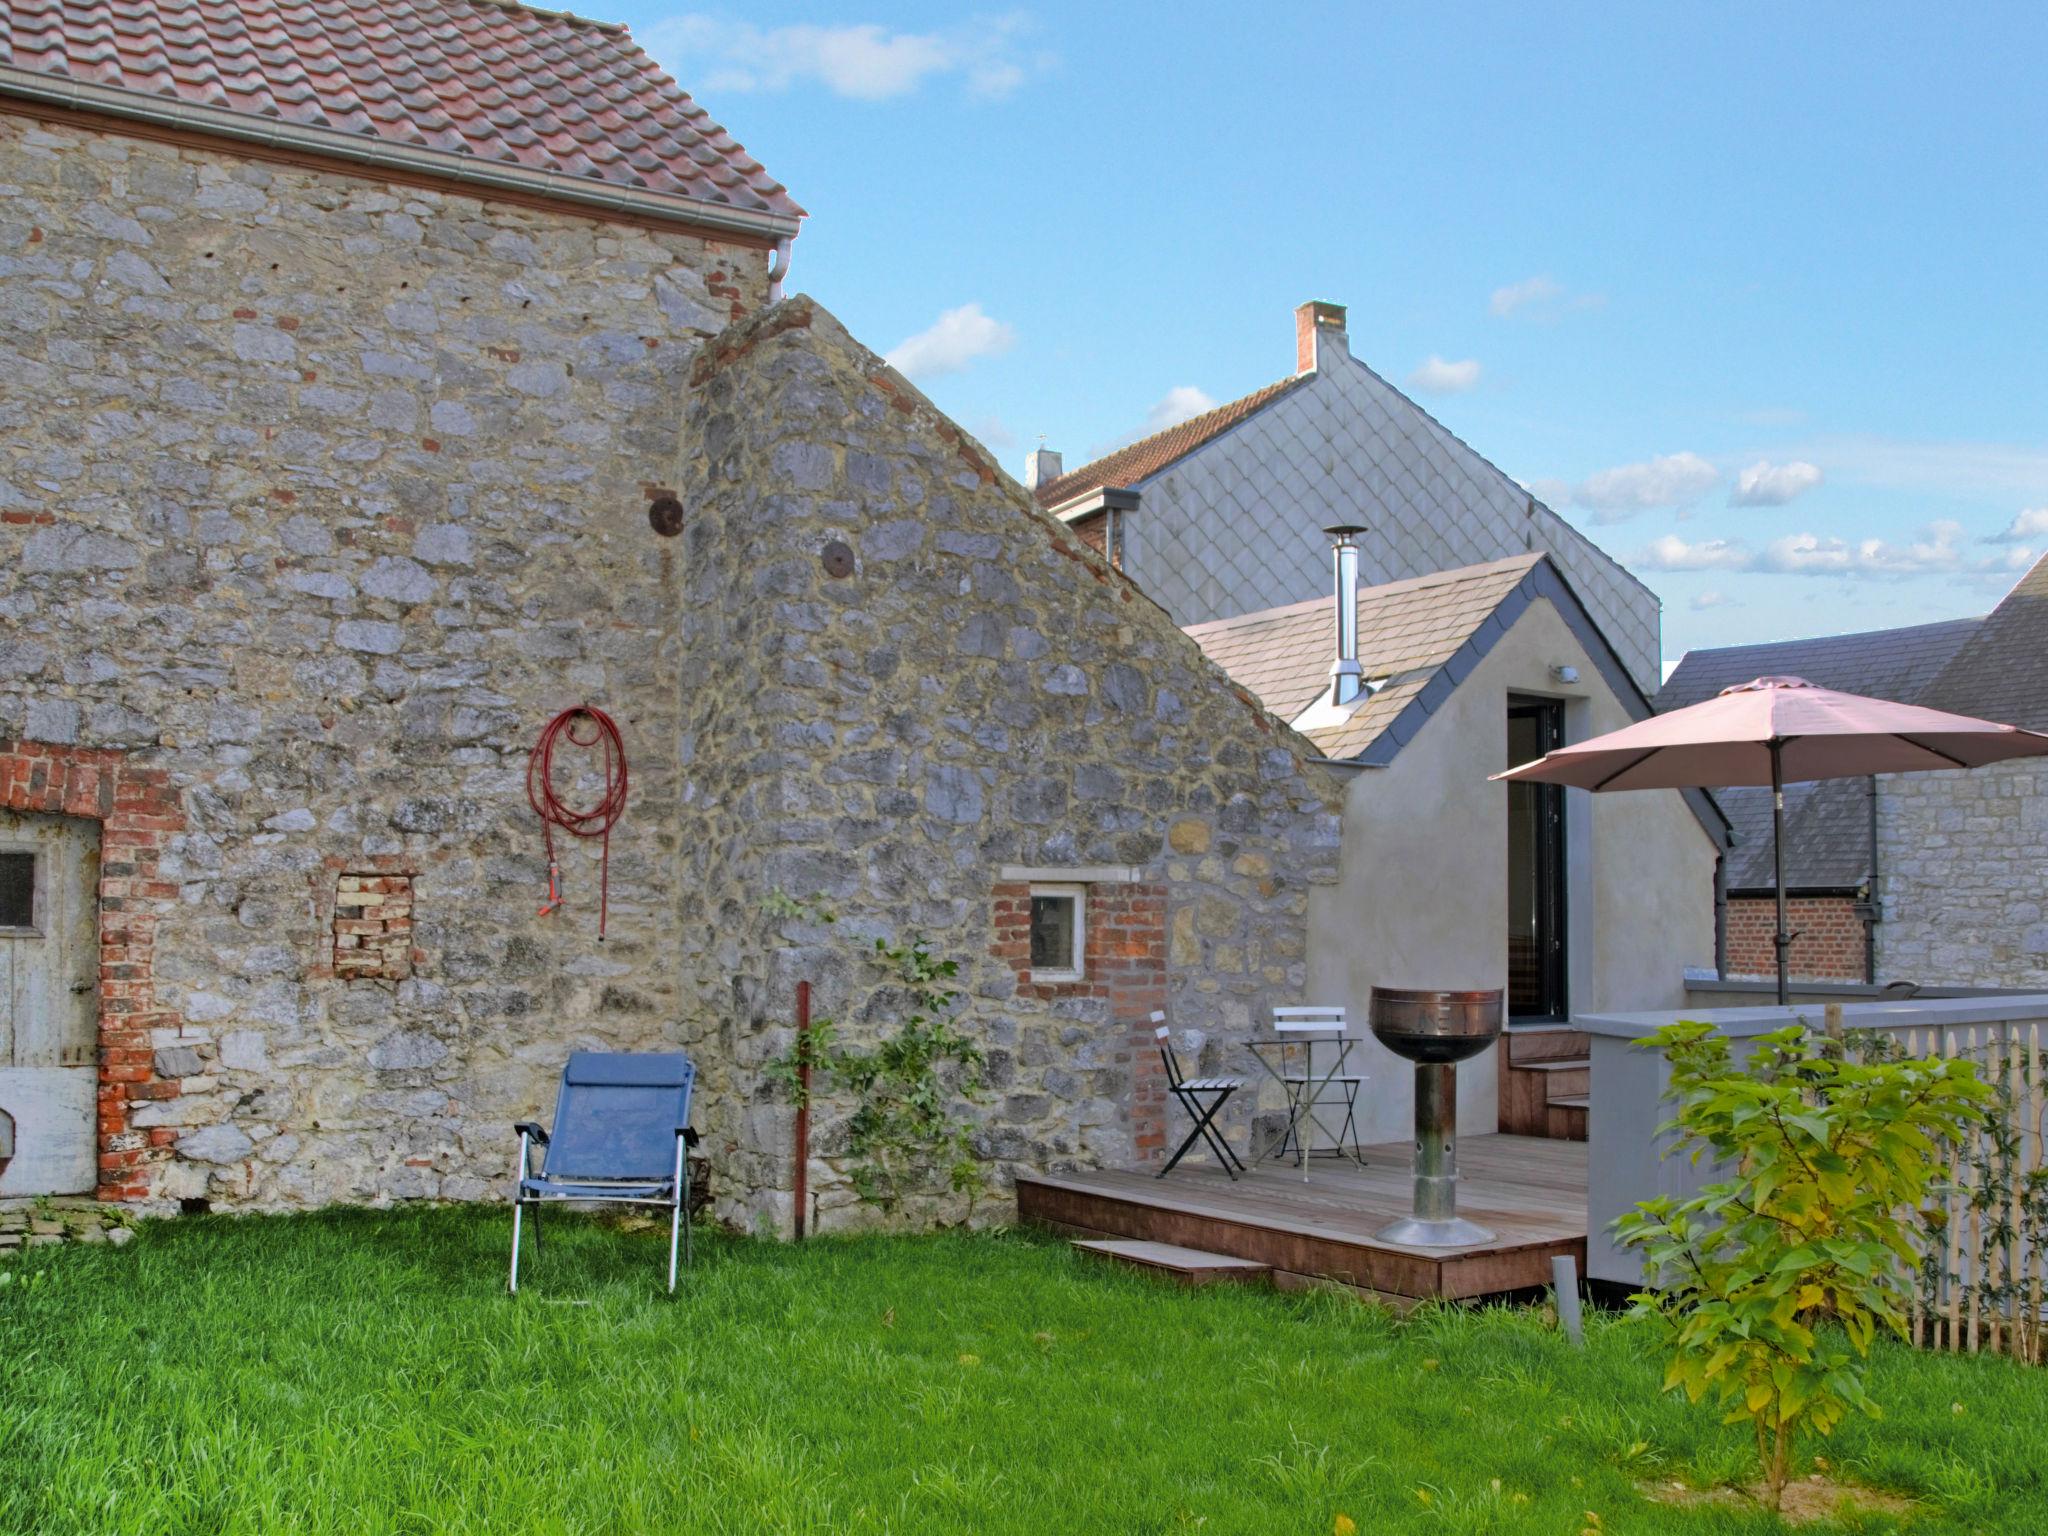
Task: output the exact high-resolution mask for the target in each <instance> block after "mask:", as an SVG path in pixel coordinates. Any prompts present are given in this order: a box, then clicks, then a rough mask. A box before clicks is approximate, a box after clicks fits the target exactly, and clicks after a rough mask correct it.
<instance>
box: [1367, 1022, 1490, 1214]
mask: <svg viewBox="0 0 2048 1536" xmlns="http://www.w3.org/2000/svg"><path fill="white" fill-rule="evenodd" d="M1501 998H1502V994H1501V993H1500V992H1499V991H1498V990H1495V991H1490V992H1442V991H1437V992H1410V991H1403V990H1401V989H1399V988H1396V987H1374V988H1373V989H1372V1001H1371V1004H1370V1018H1371V1022H1372V1032H1373V1034H1374V1035H1375V1036H1376V1037H1378V1039H1379V1042H1380V1044H1381V1045H1384V1046H1385V1047H1386V1048H1387V1049H1388V1050H1390V1051H1392V1052H1393V1053H1394V1054H1395V1055H1396V1056H1403V1057H1406V1058H1407V1059H1408V1060H1409V1061H1412V1062H1414V1063H1415V1214H1414V1215H1412V1216H1404V1217H1402V1218H1401V1219H1400V1220H1399V1221H1397V1222H1394V1223H1393V1224H1391V1225H1390V1226H1386V1227H1382V1228H1381V1229H1380V1231H1379V1233H1378V1236H1379V1238H1380V1240H1381V1241H1382V1242H1389V1243H1406V1244H1410V1245H1412V1246H1415V1247H1421V1248H1456V1247H1463V1246H1465V1245H1467V1244H1471V1243H1489V1242H1492V1241H1493V1233H1491V1232H1489V1231H1487V1230H1486V1228H1484V1227H1482V1226H1480V1225H1478V1224H1477V1223H1476V1222H1470V1221H1466V1220H1464V1219H1463V1218H1461V1217H1460V1216H1459V1215H1458V1063H1459V1062H1461V1061H1464V1060H1467V1059H1468V1058H1470V1057H1473V1056H1477V1055H1478V1054H1479V1053H1480V1052H1481V1051H1483V1050H1485V1049H1486V1048H1487V1047H1488V1046H1489V1045H1491V1044H1493V1042H1494V1041H1495V1040H1496V1039H1497V1038H1499V1036H1500V1021H1501Z"/></svg>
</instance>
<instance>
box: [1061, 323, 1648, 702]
mask: <svg viewBox="0 0 2048 1536" xmlns="http://www.w3.org/2000/svg"><path fill="white" fill-rule="evenodd" d="M1294 319H1295V371H1294V373H1293V374H1292V375H1291V376H1290V377H1288V378H1284V379H1281V380H1278V381H1277V382H1275V383H1272V384H1268V385H1266V386H1265V387H1264V388H1261V389H1257V390H1254V391H1253V392H1252V393H1251V394H1248V395H1245V396H1244V397H1242V398H1241V399H1237V400H1233V401H1231V402H1229V403H1228V404H1226V405H1220V406H1218V407H1216V408H1215V409H1214V410H1212V411H1208V412H1206V413H1204V414H1203V415H1200V416H1197V417H1195V418H1194V419H1193V420H1192V421H1187V422H1183V423H1181V424H1180V425H1178V426H1176V427H1172V428H1170V429H1168V430H1167V431H1164V432H1160V433H1156V434H1154V435H1152V436H1150V437H1147V438H1144V439H1142V440H1141V441H1139V442H1135V443H1132V444H1131V445H1129V446H1128V447H1125V448H1122V449H1119V450H1117V451H1116V452H1114V453H1111V454H1108V455H1106V456H1104V457H1102V458H1099V459H1097V460H1095V461H1094V462H1093V463H1090V464H1086V465H1083V466H1081V467H1080V468H1077V469H1072V470H1067V469H1065V468H1064V467H1063V464H1062V460H1061V456H1060V455H1059V454H1058V453H1056V452H1051V451H1048V450H1044V449H1041V450H1039V451H1037V452H1035V453H1034V454H1032V455H1031V457H1030V459H1029V461H1028V464H1027V468H1026V471H1025V476H1024V480H1025V484H1026V485H1029V486H1030V487H1032V489H1033V492H1034V494H1036V495H1037V497H1038V500H1039V504H1040V505H1041V506H1043V507H1045V508H1046V509H1047V510H1048V511H1050V512H1051V513H1052V514H1053V515H1054V516H1056V517H1058V518H1059V519H1061V521H1063V522H1065V523H1067V524H1069V525H1070V526H1071V527H1073V528H1074V530H1075V531H1076V532H1078V533H1079V534H1080V535H1081V536H1082V537H1083V538H1084V539H1086V540H1088V542H1089V543H1090V544H1091V545H1093V546H1094V547H1095V548H1097V549H1099V550H1102V551H1104V552H1105V553H1106V554H1107V555H1108V557H1109V559H1110V560H1111V562H1112V563H1114V564H1115V565H1116V566H1117V568H1118V569H1119V570H1121V571H1123V572H1124V573H1125V574H1126V575H1127V576H1129V577H1130V578H1131V579H1132V580H1133V581H1135V582H1137V584H1138V585H1139V586H1140V587H1141V588H1142V589H1143V590H1144V591H1145V592H1146V593H1147V594H1148V595H1149V596H1151V597H1152V598H1154V599H1156V600H1157V601H1158V602H1159V603H1160V604H1161V605H1162V606H1163V607H1164V608H1165V609H1166V611H1167V612H1168V613H1171V614H1172V615H1173V616H1174V618H1176V619H1177V620H1179V621H1180V622H1181V623H1182V624H1204V623H1209V622H1212V621H1214V620H1217V619H1228V618H1235V617H1237V616H1238V615H1240V614H1245V613H1256V612H1258V611H1260V610H1262V609H1267V608H1277V607H1281V606H1284V605H1286V604H1289V603H1295V602H1304V601H1306V600H1308V599H1310V598H1313V597H1316V596H1319V595H1321V594H1323V593H1326V592H1328V591H1329V590H1330V583H1329V570H1328V564H1327V561H1326V560H1325V558H1324V556H1323V542H1322V536H1321V531H1322V530H1323V529H1325V528H1327V527H1330V526H1331V525H1333V524H1339V523H1354V524H1363V525H1365V531H1364V532H1363V533H1361V534H1360V535H1359V537H1358V559H1359V570H1360V573H1361V575H1362V577H1363V579H1364V580H1365V581H1366V582H1368V583H1374V584H1376V583H1380V582H1388V581H1400V580H1404V579H1406V578H1409V577H1417V576H1430V575H1434V574H1435V573H1437V572H1439V571H1447V570H1456V569H1459V568H1461V567H1464V566H1468V565H1479V564H1483V563H1485V562H1486V561H1489V560H1501V559H1507V558H1510V557H1513V556H1517V555H1524V554H1545V555H1548V556H1549V557H1550V559H1551V561H1552V562H1553V563H1554V564H1555V566H1556V567H1557V570H1558V572H1559V573H1560V574H1561V575H1562V576H1564V578H1565V579H1566V580H1567V581H1569V582H1570V583H1571V585H1572V588H1573V590H1574V591H1576V592H1577V593H1578V594H1579V599H1580V601H1581V602H1582V603H1583V604H1584V606H1585V608H1586V611H1587V612H1588V613H1589V614H1591V615H1592V616H1593V618H1594V620H1595V622H1597V623H1598V625H1599V626H1600V630H1601V632H1602V634H1603V635H1605V636H1606V638H1607V644H1608V645H1609V646H1610V647H1611V648H1612V649H1613V651H1614V653H1615V655H1617V656H1618V657H1619V658H1620V659H1621V662H1622V665H1623V666H1624V667H1625V668H1627V670H1628V672H1629V675H1630V676H1631V677H1632V678H1633V679H1634V680H1635V684H1636V687H1637V688H1638V689H1640V690H1642V691H1644V692H1646V693H1654V692H1655V691H1656V688H1657V683H1658V679H1659V677H1660V675H1661V662H1660V655H1659V645H1660V640H1659V634H1660V627H1661V609H1660V606H1659V603H1658V600H1657V596H1656V594H1655V593H1653V592H1651V591H1650V589H1649V588H1648V587H1646V586H1644V585H1643V584H1642V582H1640V581H1638V580H1637V579H1636V578H1635V577H1634V576H1632V575H1630V574H1629V573H1628V572H1627V571H1626V570H1624V569H1623V568H1622V567H1621V566H1620V564H1618V563H1617V562H1616V561H1615V560H1613V559H1612V558H1611V557H1610V556H1608V555H1607V554H1605V553H1604V552H1603V551H1602V550H1600V549H1599V548H1598V547H1597V546H1596V545H1595V544H1593V542H1592V541H1591V540H1589V539H1588V538H1586V536H1585V535H1584V534H1582V533H1580V532H1579V531H1578V530H1577V529H1576V528H1573V527H1572V526H1571V525H1570V524H1569V523H1567V522H1566V521H1565V520H1564V519H1563V518H1561V517H1559V516H1558V515H1557V514H1556V513H1555V512H1553V511H1551V510H1550V509H1549V508H1548V507H1546V506H1544V505H1543V503H1542V502H1540V501H1538V500H1537V499H1536V497H1535V496H1534V495H1533V494H1532V493H1531V492H1530V491H1528V490H1527V489H1526V488H1525V487H1523V486H1521V485H1519V484H1517V483H1516V482H1515V481H1514V480H1512V479H1510V478H1509V477H1508V476H1507V475H1506V474H1504V473H1502V472H1501V471H1500V470H1499V469H1497V468H1495V467H1494V466H1493V465H1492V464H1491V463H1489V462H1488V461H1487V460H1486V459H1485V458H1484V457H1482V456H1481V455H1480V454H1479V453H1477V452H1475V451H1474V450H1473V449H1472V448H1471V447H1469V446H1467V445H1466V444H1465V443H1463V442H1461V441H1460V440H1459V439H1458V438H1457V437H1455V436H1454V435H1452V433H1451V432H1450V431H1449V430H1448V429H1447V428H1445V427H1444V426H1443V424H1442V423H1440V422H1438V421H1437V420H1436V419H1435V418H1433V417H1432V416H1430V415H1429V413H1428V412H1426V411H1424V410H1423V409H1422V407H1420V406H1419V405H1417V404H1416V403H1415V402H1414V401H1412V400H1410V399H1409V398H1408V397H1407V396H1406V395H1404V394H1402V393H1401V392H1400V391H1399V390H1398V389H1396V388H1395V387H1394V386H1393V385H1391V384H1389V383H1388V382H1387V381H1386V380H1385V379H1383V378H1381V377H1380V376H1379V375H1378V374H1377V373H1375V372H1373V370H1372V369H1371V368H1369V367H1367V366H1366V365H1365V363H1363V362H1362V361H1360V360H1359V359H1358V358H1356V357H1354V356H1352V354H1351V345H1350V339H1349V336H1348V334H1347V331H1346V315H1345V310H1344V307H1343V306H1342V305H1337V304H1326V303H1320V302H1312V303H1307V304H1303V305H1301V306H1300V307H1299V308H1298V309H1297V310H1296V311H1295V317H1294Z"/></svg>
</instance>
